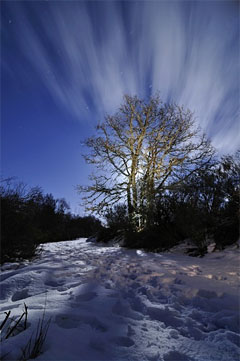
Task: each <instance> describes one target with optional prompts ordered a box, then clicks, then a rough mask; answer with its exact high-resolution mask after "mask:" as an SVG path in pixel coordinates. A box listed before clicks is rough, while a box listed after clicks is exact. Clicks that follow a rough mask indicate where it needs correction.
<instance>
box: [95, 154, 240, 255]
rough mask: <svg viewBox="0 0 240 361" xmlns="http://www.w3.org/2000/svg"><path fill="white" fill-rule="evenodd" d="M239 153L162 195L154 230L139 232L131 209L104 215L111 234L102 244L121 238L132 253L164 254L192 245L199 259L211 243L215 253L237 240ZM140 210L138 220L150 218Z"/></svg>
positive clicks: (153, 217)
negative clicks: (183, 244) (140, 250)
mask: <svg viewBox="0 0 240 361" xmlns="http://www.w3.org/2000/svg"><path fill="white" fill-rule="evenodd" d="M239 155H240V154H239V152H237V154H236V155H235V156H234V157H232V156H224V157H222V158H221V160H220V161H218V162H215V163H213V164H212V166H211V167H209V168H208V169H204V170H199V171H197V172H194V173H193V174H192V175H191V176H190V177H188V178H187V179H186V180H185V181H182V183H181V184H179V185H178V187H173V188H172V189H171V187H169V188H168V189H166V190H165V191H162V192H161V194H158V196H157V198H156V201H155V203H154V205H153V206H154V207H153V210H152V214H151V224H148V225H147V226H145V227H143V229H142V230H140V231H138V232H136V231H134V230H133V229H132V226H131V224H130V223H129V221H128V214H127V206H126V205H124V204H120V205H116V206H115V207H113V208H111V209H109V210H108V212H107V213H106V220H107V225H108V228H107V229H105V230H102V231H100V233H99V235H98V239H99V240H100V241H104V240H105V241H107V240H109V239H111V238H113V237H114V236H117V235H119V236H120V238H121V236H122V235H123V238H124V245H125V246H127V247H130V248H137V247H140V248H144V249H148V250H156V251H160V250H165V249H169V248H170V247H172V246H174V245H177V244H179V243H181V242H183V241H185V240H186V239H189V240H190V241H191V242H192V243H193V244H194V245H195V246H196V249H197V250H196V255H203V254H204V253H205V252H206V250H207V245H208V244H209V243H210V242H215V244H216V248H218V249H221V248H224V247H225V246H226V245H230V244H232V243H234V242H236V241H237V240H238V238H239V209H240V207H239V190H240V181H239V177H240V159H239ZM144 212H148V209H147V208H146V209H144V208H142V210H141V214H138V219H137V220H136V222H138V221H139V223H141V222H140V220H139V218H141V217H142V218H146V215H145V214H144Z"/></svg>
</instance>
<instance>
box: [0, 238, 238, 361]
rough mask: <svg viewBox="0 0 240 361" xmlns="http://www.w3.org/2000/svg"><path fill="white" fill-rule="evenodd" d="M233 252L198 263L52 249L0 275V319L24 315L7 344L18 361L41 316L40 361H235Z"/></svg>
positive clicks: (69, 245)
mask: <svg viewBox="0 0 240 361" xmlns="http://www.w3.org/2000/svg"><path fill="white" fill-rule="evenodd" d="M239 272H240V271H239V249H238V248H237V247H236V246H232V247H229V248H228V249H226V250H224V251H221V252H213V253H211V254H208V255H206V256H205V257H204V258H193V257H190V256H186V255H184V254H183V252H181V250H179V249H176V250H175V251H172V252H168V253H162V254H154V253H145V252H143V251H140V250H127V249H123V248H119V247H103V246H101V245H95V244H94V243H89V242H86V241H85V239H79V240H76V241H66V242H60V243H49V244H45V245H43V246H42V253H41V255H40V256H39V257H38V258H37V259H35V260H34V261H32V262H25V263H8V264H4V265H3V266H2V274H1V318H0V323H1V321H2V320H3V319H4V316H5V314H4V312H6V311H9V310H11V316H12V317H19V316H20V315H21V314H22V312H23V307H24V302H25V303H26V305H27V307H28V314H29V315H28V327H27V329H26V330H25V331H22V332H20V333H18V334H16V335H14V336H12V337H9V338H8V339H7V340H4V334H3V333H2V340H1V353H2V355H4V354H7V356H6V357H5V359H4V358H3V360H19V359H20V357H21V349H22V348H24V346H25V345H26V344H27V342H28V340H29V338H30V337H31V335H32V334H33V332H35V330H36V327H37V322H38V320H39V318H42V315H43V312H44V309H45V316H44V317H45V320H46V321H47V320H48V319H49V318H50V317H51V323H50V328H49V331H48V334H47V338H46V341H45V343H44V345H43V350H42V354H41V355H40V356H38V357H37V360H39V361H40V360H42V361H50V360H55V361H60V360H61V361H67V360H79V361H87V360H95V361H100V360H104V361H110V360H114V361H125V360H128V361H145V360H146V361H148V360H149V361H218V360H219V361H220V360H221V361H238V360H239V355H240V353H239V316H238V312H239V302H238V298H239Z"/></svg>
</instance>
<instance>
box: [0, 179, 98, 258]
mask: <svg viewBox="0 0 240 361" xmlns="http://www.w3.org/2000/svg"><path fill="white" fill-rule="evenodd" d="M0 200H1V263H3V262H6V261H14V260H16V259H17V258H20V259H21V258H23V259H31V258H32V257H34V256H35V255H36V249H37V247H38V245H39V244H40V243H46V242H59V241H65V240H70V239H76V238H79V237H88V236H90V235H91V234H93V233H95V232H96V231H97V230H98V229H100V228H101V222H100V221H99V220H98V219H96V218H95V217H92V216H89V217H79V216H74V215H72V214H71V213H69V212H68V210H69V206H68V205H67V203H66V201H65V200H64V199H54V198H53V196H52V195H51V194H46V195H45V194H43V192H42V190H41V189H40V188H38V187H36V188H31V189H28V188H27V186H26V185H24V184H23V183H14V182H13V180H11V179H10V180H5V181H3V182H2V183H1V187H0Z"/></svg>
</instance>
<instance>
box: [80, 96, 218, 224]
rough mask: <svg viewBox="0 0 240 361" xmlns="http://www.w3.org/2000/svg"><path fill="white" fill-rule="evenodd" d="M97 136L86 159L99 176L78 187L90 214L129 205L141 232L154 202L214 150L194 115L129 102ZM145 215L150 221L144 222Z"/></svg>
mask: <svg viewBox="0 0 240 361" xmlns="http://www.w3.org/2000/svg"><path fill="white" fill-rule="evenodd" d="M97 131H98V135H96V136H93V137H90V138H88V139H87V140H86V142H85V144H86V146H87V147H88V148H89V149H90V150H91V152H90V154H89V155H87V156H85V160H86V161H87V163H89V164H93V165H95V166H96V170H97V172H96V173H94V174H93V175H92V176H91V178H90V179H91V181H92V185H90V186H87V187H83V186H79V187H78V189H79V191H80V192H86V193H87V196H86V197H84V199H85V201H86V203H87V207H88V209H89V210H92V211H97V212H101V211H104V209H106V208H107V207H109V206H112V205H114V204H116V203H117V202H119V201H125V202H126V203H127V209H128V215H129V219H130V221H131V222H132V223H134V220H136V218H139V216H140V215H141V222H140V223H141V224H139V223H138V226H139V227H140V228H141V227H142V226H144V224H145V223H149V220H150V218H151V213H152V212H153V210H154V202H155V197H156V195H157V194H159V193H160V192H161V191H162V190H163V189H166V187H169V186H171V187H172V186H173V185H176V184H178V183H179V182H181V181H182V179H184V178H186V177H187V176H189V175H190V174H192V173H193V172H194V171H195V170H196V169H199V168H201V167H204V166H206V165H207V164H208V162H210V160H211V158H212V156H213V149H212V147H211V145H210V143H209V141H208V140H207V139H206V137H205V135H202V134H201V133H200V131H199V129H197V128H194V119H193V114H192V113H191V112H190V111H189V110H187V111H185V110H184V109H183V108H182V107H179V106H177V105H168V104H163V103H162V102H161V100H160V98H159V96H158V95H157V96H153V97H151V98H150V99H149V100H147V101H146V100H143V99H139V98H138V97H136V96H135V97H131V96H125V97H124V102H123V105H122V106H121V107H120V108H119V110H118V112H117V113H116V114H115V115H113V116H107V117H106V118H105V120H104V122H103V123H102V124H100V125H99V126H98V127H97ZM143 209H145V210H147V211H146V212H145V214H146V217H145V219H144V217H143Z"/></svg>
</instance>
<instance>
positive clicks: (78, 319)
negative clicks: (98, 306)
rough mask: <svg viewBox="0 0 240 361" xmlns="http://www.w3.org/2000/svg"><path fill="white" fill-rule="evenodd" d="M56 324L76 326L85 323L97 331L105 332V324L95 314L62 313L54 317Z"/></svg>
mask: <svg viewBox="0 0 240 361" xmlns="http://www.w3.org/2000/svg"><path fill="white" fill-rule="evenodd" d="M55 322H56V324H57V325H58V326H59V327H61V328H67V329H71V328H77V327H79V326H81V325H82V324H87V325H89V326H90V327H92V328H93V329H95V330H97V331H99V332H106V331H107V329H108V328H107V326H106V325H105V324H104V323H103V322H101V321H100V320H99V319H98V318H97V317H95V316H88V315H71V314H62V315H57V316H56V317H55Z"/></svg>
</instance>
